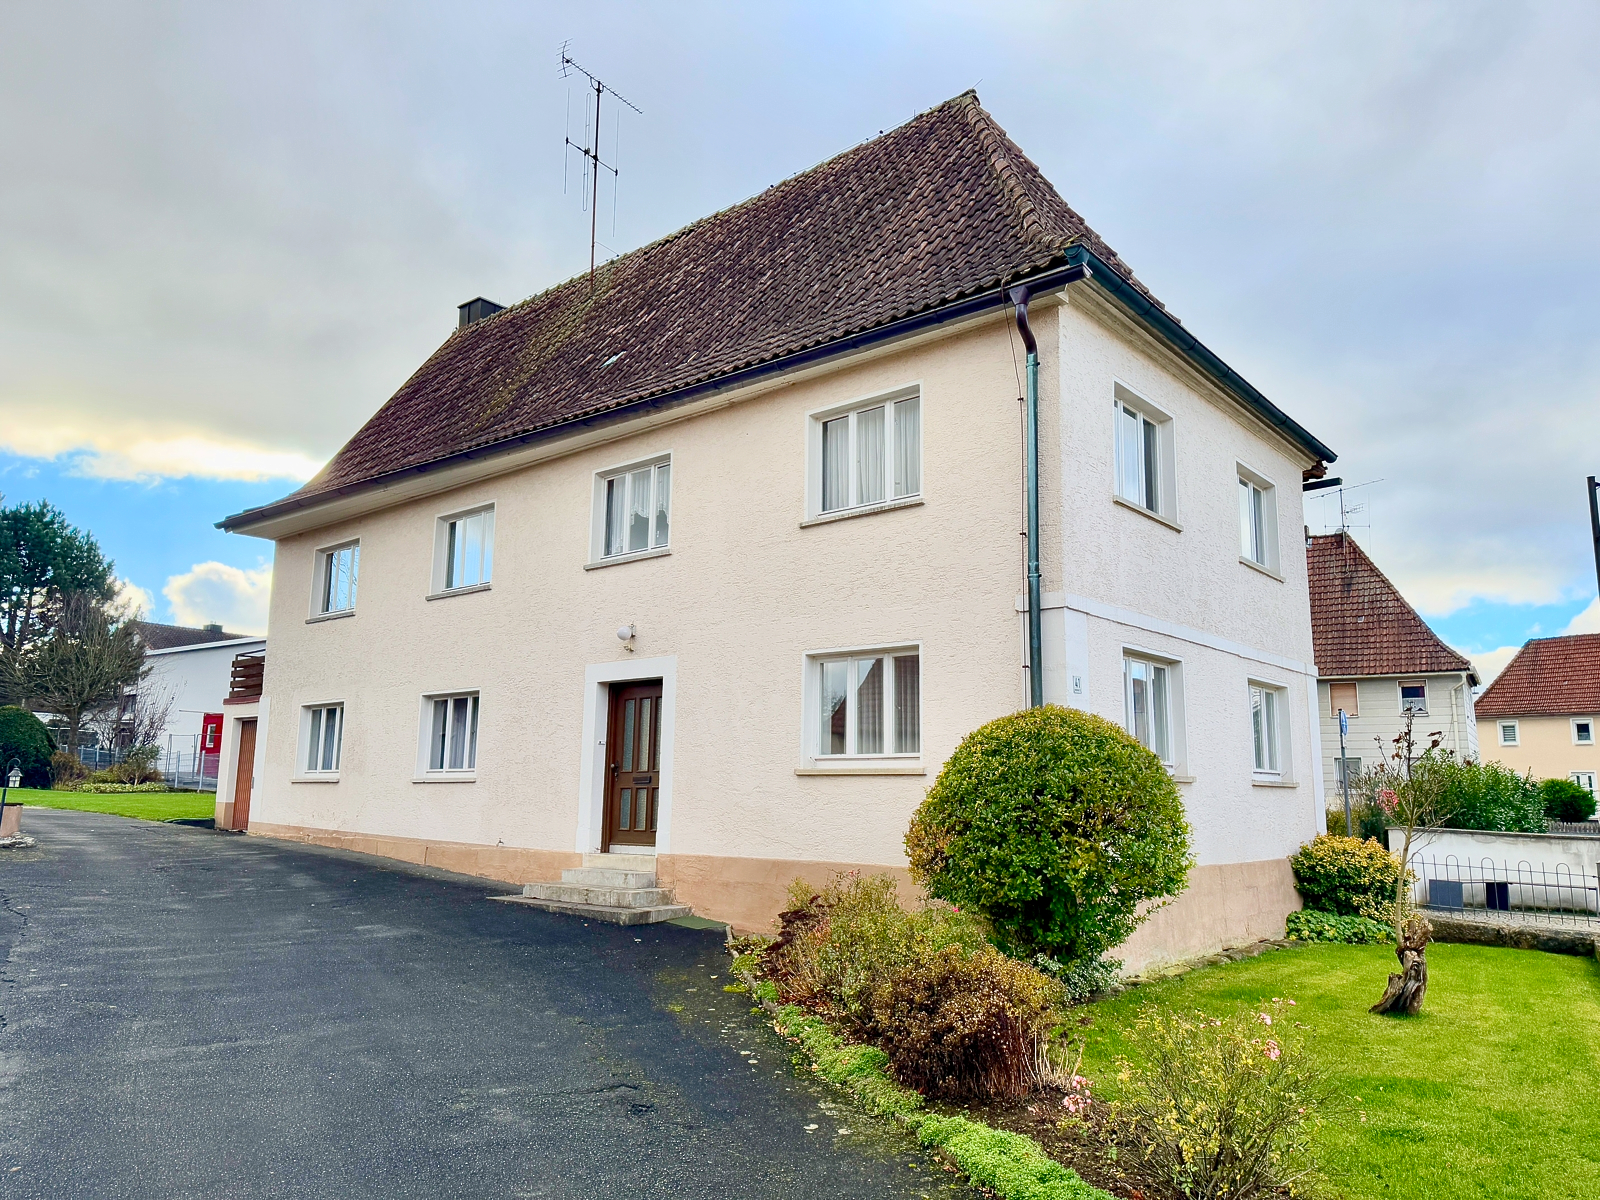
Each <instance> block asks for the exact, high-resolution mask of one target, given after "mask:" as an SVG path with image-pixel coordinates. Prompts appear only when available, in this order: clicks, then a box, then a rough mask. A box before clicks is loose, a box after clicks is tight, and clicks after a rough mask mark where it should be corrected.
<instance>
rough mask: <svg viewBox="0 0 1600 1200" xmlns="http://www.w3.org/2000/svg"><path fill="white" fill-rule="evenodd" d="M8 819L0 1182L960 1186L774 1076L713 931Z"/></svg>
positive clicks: (801, 1193) (172, 1191) (2, 893)
mask: <svg viewBox="0 0 1600 1200" xmlns="http://www.w3.org/2000/svg"><path fill="white" fill-rule="evenodd" d="M26 822H27V827H28V832H29V833H31V834H33V835H34V836H36V837H37V838H38V839H39V843H40V844H39V846H38V847H37V848H36V849H33V850H25V851H7V852H0V952H3V953H4V965H3V968H0V1196H5V1197H7V1198H11V1197H16V1198H17V1200H21V1198H22V1197H49V1198H51V1200H69V1198H73V1197H91V1196H92V1197H97V1198H98V1197H108V1198H110V1197H118V1198H120V1197H161V1198H166V1197H255V1196H273V1197H340V1198H344V1197H364V1196H373V1197H378V1196H381V1197H386V1198H390V1197H408V1196H416V1197H430V1198H434V1197H476V1196H493V1197H574V1198H578V1197H581V1198H582V1200H609V1198H611V1197H630V1198H632V1197H668V1196H671V1197H685V1198H694V1200H698V1198H700V1197H719V1198H720V1197H729V1198H742V1197H783V1198H786V1200H787V1198H790V1197H793V1198H796V1200H800V1198H811V1197H816V1198H819V1200H821V1198H826V1200H845V1198H848V1197H857V1196H862V1197H865V1196H873V1197H880V1196H885V1197H913V1196H941V1197H951V1196H956V1195H966V1194H967V1193H965V1192H964V1191H958V1190H956V1189H955V1188H954V1187H953V1185H952V1184H951V1183H950V1182H949V1180H950V1176H948V1175H947V1174H945V1173H944V1172H942V1171H940V1170H938V1169H937V1168H936V1167H933V1166H932V1165H931V1164H930V1163H929V1162H928V1160H927V1159H926V1158H924V1157H923V1156H922V1155H921V1154H919V1153H917V1152H916V1151H915V1149H914V1148H913V1146H912V1143H911V1142H910V1141H909V1140H908V1139H906V1138H904V1137H903V1136H902V1135H900V1134H899V1133H897V1132H895V1131H893V1130H888V1129H885V1128H884V1127H882V1126H880V1125H875V1124H872V1123H868V1122H866V1121H864V1120H862V1119H861V1118H860V1117H859V1115H858V1114H855V1113H853V1112H851V1111H850V1110H849V1109H847V1108H843V1107H840V1106H839V1105H838V1104H837V1103H836V1097H834V1096H832V1095H831V1094H830V1093H829V1091H828V1090H827V1089H825V1088H824V1087H822V1086H821V1085H819V1084H817V1083H816V1082H815V1081H814V1080H811V1079H802V1078H799V1077H798V1076H797V1075H796V1074H795V1072H794V1071H793V1069H792V1068H791V1067H790V1066H789V1064H788V1062H787V1052H786V1049H785V1048H784V1045H783V1043H782V1042H780V1041H779V1040H778V1039H777V1038H776V1037H775V1035H773V1033H772V1032H771V1030H770V1028H767V1027H766V1026H764V1025H763V1024H762V1023H761V1022H760V1021H759V1020H758V1019H757V1018H755V1017H752V1016H751V1015H750V1011H749V1003H748V1001H747V999H746V998H745V997H743V996H738V995H730V994H726V993H724V992H723V991H722V987H723V985H724V983H726V981H727V962H728V960H727V958H726V956H725V955H724V954H723V952H722V949H721V945H720V939H719V937H718V936H717V935H716V934H714V933H710V932H706V931H701V930H693V929H685V928H681V927H677V926H670V925H656V926H648V927H645V928H643V929H640V928H632V929H620V928H617V927H615V926H608V925H598V924H596V925H586V924H584V923H583V922H581V921H579V920H577V919H575V918H571V917H558V916H553V915H550V914H547V913H541V912H538V911H534V910H529V909H524V908H520V907H514V906H508V905H502V904H495V903H492V902H490V901H487V900H486V899H485V896H487V895H488V894H490V893H491V892H492V891H493V890H494V889H493V887H492V886H486V885H484V884H482V883H472V882H467V881H463V880H462V879H460V878H459V877H449V876H444V875H442V874H440V873H438V872H425V871H421V870H413V869H406V868H401V867H397V866H394V865H391V864H385V863H382V862H375V861H374V860H371V859H361V858H358V857H357V856H354V855H347V854H342V853H339V852H335V851H323V850H317V849H308V848H302V847H295V846H288V845H285V844H283V843H278V842H271V841H266V840H263V839H256V838H248V837H232V836H228V835H225V834H218V833H213V832H211V831H209V830H201V829H190V828H184V827H180V826H169V825H159V824H153V823H149V822H143V821H132V820H126V819H123V818H119V817H107V816H100V815H98V814H93V813H77V812H59V811H50V810H45V809H39V808H30V809H28V810H27V813H26ZM741 1051H750V1052H751V1053H750V1054H748V1055H746V1054H742V1053H741ZM808 1126H815V1128H814V1129H808V1128H807V1127H808ZM858 1126H860V1127H859V1128H858ZM841 1130H848V1131H849V1132H840V1131H841ZM911 1164H915V1166H912V1165H911Z"/></svg>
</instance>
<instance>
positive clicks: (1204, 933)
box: [7, 812, 1300, 973]
mask: <svg viewBox="0 0 1600 1200" xmlns="http://www.w3.org/2000/svg"><path fill="white" fill-rule="evenodd" d="M9 815H10V814H9V812H8V813H7V816H8V817H9ZM250 832H251V833H252V834H254V835H258V836H265V837H275V838H284V839H286V840H289V841H297V842H309V843H311V844H313V845H317V846H333V847H336V848H338V849H341V850H352V851H355V852H356V853H358V854H374V855H378V856H380V857H383V858H396V859H400V860H401V861H402V862H410V863H419V864H421V865H424V866H429V867H439V868H441V869H443V870H446V871H457V872H460V873H461V874H463V875H477V876H480V877H481V878H484V879H493V880H498V881H502V882H510V883H518V884H528V883H555V882H557V881H559V880H560V879H561V878H562V874H561V873H562V871H564V870H568V869H571V868H575V867H581V866H583V864H584V858H583V856H582V855H581V854H577V853H574V852H572V851H563V850H534V849H528V848H522V847H513V846H482V845H476V844H473V843H470V842H434V841H427V840H425V839H421V838H402V837H386V836H383V835H380V834H366V833H343V832H340V831H338V830H333V829H308V828H303V827H300V826H294V825H267V824H263V823H261V822H259V821H252V822H251V823H250ZM655 863H656V886H658V887H661V888H668V889H671V890H672V891H674V892H675V893H676V900H677V903H679V904H686V905H688V906H689V907H691V908H692V909H693V910H694V914H695V915H696V916H699V917H706V918H709V919H710V920H713V921H725V922H727V923H728V924H729V925H731V926H732V927H733V929H734V931H735V932H737V933H769V932H771V930H772V923H773V918H775V917H776V916H777V915H778V913H780V912H782V911H783V909H784V908H785V907H786V906H787V896H788V890H789V883H790V881H791V880H794V879H797V878H800V879H804V880H806V881H807V882H808V883H809V884H811V885H812V886H814V887H815V886H817V885H820V884H822V883H825V882H827V881H828V880H829V879H830V878H832V877H833V876H834V875H835V874H836V873H837V872H840V871H861V872H863V873H866V874H881V873H887V874H890V875H893V876H894V877H895V878H896V879H897V880H898V881H899V884H900V894H901V897H902V899H904V900H905V901H906V902H908V903H910V902H913V901H914V900H915V899H916V898H917V896H918V895H919V892H918V889H917V887H916V885H915V884H913V883H912V882H911V875H910V872H908V871H907V870H906V869H905V868H904V867H901V866H884V865H880V864H875V863H852V862H805V861H800V860H796V859H781V858H734V857H728V856H718V855H702V854H662V855H658V856H657V857H656V859H655ZM1299 907H1300V897H1299V893H1297V892H1296V891H1295V890H1294V875H1293V873H1292V872H1291V871H1290V870H1289V860H1288V859H1286V858H1274V859H1268V860H1265V861H1262V862H1248V863H1226V864H1220V865H1212V866H1204V867H1196V868H1195V869H1194V870H1193V871H1192V872H1190V874H1189V889H1188V891H1186V892H1185V893H1184V894H1183V895H1182V896H1180V897H1178V899H1177V900H1175V901H1173V903H1171V904H1169V905H1168V906H1167V907H1165V908H1163V909H1160V910H1159V911H1157V912H1156V913H1155V914H1154V915H1153V916H1152V917H1151V918H1150V919H1149V920H1148V921H1146V922H1145V923H1144V924H1143V925H1141V926H1140V927H1139V928H1138V929H1137V930H1136V931H1135V932H1134V935H1133V936H1132V937H1131V938H1129V939H1128V940H1127V942H1125V943H1124V944H1123V945H1122V946H1120V947H1118V948H1117V950H1116V951H1114V954H1115V956H1116V957H1117V958H1120V959H1122V960H1123V963H1124V967H1125V969H1126V970H1127V971H1129V972H1130V973H1137V972H1141V971H1145V970H1148V969H1149V968H1151V967H1159V966H1161V965H1162V964H1164V963H1170V962H1180V961H1183V960H1185V959H1190V958H1196V957H1199V956H1200V955H1203V954H1210V953H1213V952H1215V951H1217V950H1221V949H1223V948H1224V947H1227V946H1242V945H1247V944H1248V943H1250V942H1256V941H1260V940H1261V939H1263V938H1278V937H1282V936H1283V919H1284V917H1286V916H1287V915H1288V914H1289V913H1290V912H1292V911H1294V910H1295V909H1297V908H1299Z"/></svg>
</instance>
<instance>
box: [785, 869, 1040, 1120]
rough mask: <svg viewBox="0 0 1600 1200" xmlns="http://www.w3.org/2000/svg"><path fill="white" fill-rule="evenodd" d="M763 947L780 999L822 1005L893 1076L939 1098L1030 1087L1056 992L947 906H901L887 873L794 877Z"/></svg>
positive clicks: (990, 1095) (1012, 1092)
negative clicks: (878, 1052)
mask: <svg viewBox="0 0 1600 1200" xmlns="http://www.w3.org/2000/svg"><path fill="white" fill-rule="evenodd" d="M789 898H790V907H789V908H788V909H787V910H786V911H785V912H783V913H782V914H780V916H779V918H778V928H779V936H778V938H777V940H776V941H774V942H772V943H771V944H770V945H769V946H767V947H766V949H765V950H764V951H763V952H762V958H761V966H762V971H763V973H764V974H765V976H766V977H767V978H768V979H769V980H771V981H772V982H773V983H774V984H776V986H777V989H778V994H779V996H780V998H781V999H783V1000H784V1001H786V1002H788V1003H791V1004H801V1005H805V1006H807V1007H811V1008H816V1009H822V1010H824V1011H826V1012H828V1013H830V1014H832V1015H833V1016H835V1017H836V1018H838V1019H840V1020H842V1021H843V1022H844V1023H845V1025H846V1026H848V1027H849V1028H850V1029H851V1031H852V1032H853V1033H854V1034H855V1036H857V1037H860V1038H862V1039H863V1040H867V1041H871V1042H875V1043H877V1044H878V1045H879V1046H881V1047H882V1048H883V1050H884V1051H885V1052H886V1053H887V1054H888V1055H889V1059H890V1068H891V1070H892V1071H893V1073H894V1075H895V1077H896V1078H897V1079H898V1080H900V1081H901V1082H902V1083H904V1084H905V1085H907V1086H909V1087H914V1088H917V1089H918V1090H920V1091H924V1092H926V1093H927V1094H928V1095H931V1096H938V1097H941V1098H947V1099H960V1098H969V1097H970V1098H979V1099H1001V1098H1009V1097H1014V1096H1016V1095H1019V1094H1021V1093H1022V1092H1024V1091H1026V1090H1027V1089H1028V1088H1029V1087H1030V1086H1031V1085H1032V1083H1033V1082H1034V1081H1035V1061H1036V1059H1035V1050H1036V1043H1037V1042H1038V1040H1039V1039H1041V1038H1042V1037H1044V1036H1045V1034H1046V1033H1047V1032H1048V1030H1049V1028H1050V1025H1051V1023H1052V1022H1051V1014H1052V1013H1053V1012H1054V1010H1055V1008H1056V1007H1057V1006H1058V1005H1059V1004H1060V1003H1061V1001H1062V1000H1063V998H1064V989H1063V988H1062V987H1061V985H1060V984H1059V983H1057V982H1055V981H1054V980H1052V979H1050V978H1048V977H1047V976H1045V975H1043V974H1041V973H1040V972H1039V971H1037V970H1035V969H1034V968H1032V967H1030V966H1028V965H1027V964H1025V963H1020V962H1017V961H1016V960H1014V959H1010V958H1007V957H1006V956H1005V955H1003V954H1001V953H1000V952H999V951H998V950H996V949H995V948H994V947H993V946H992V945H990V943H989V941H988V939H987V937H986V936H985V930H984V927H983V925H982V923H981V922H979V921H978V920H977V919H975V918H974V917H972V916H970V915H968V914H966V913H963V912H960V911H959V910H957V909H954V908H951V907H950V906H949V905H945V904H938V903H934V904H930V905H928V906H926V907H924V908H921V909H918V910H916V911H907V910H906V909H905V908H903V907H901V905H900V901H899V898H898V896H897V894H896V884H895V881H894V879H893V878H892V877H890V876H888V875H874V876H866V877H863V876H861V875H860V874H858V873H854V872H852V873H850V874H847V875H840V876H838V877H836V878H835V879H834V880H833V881H832V882H830V883H829V884H828V885H827V886H825V887H823V888H821V889H819V890H813V889H812V888H811V887H809V886H808V885H806V884H804V883H802V882H799V881H797V882H796V884H795V885H794V886H793V887H791V889H790V896H789Z"/></svg>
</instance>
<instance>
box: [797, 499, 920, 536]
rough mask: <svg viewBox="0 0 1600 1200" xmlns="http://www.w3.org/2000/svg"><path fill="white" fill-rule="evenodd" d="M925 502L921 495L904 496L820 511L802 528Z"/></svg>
mask: <svg viewBox="0 0 1600 1200" xmlns="http://www.w3.org/2000/svg"><path fill="white" fill-rule="evenodd" d="M921 503H923V499H922V496H921V495H916V496H902V497H901V498H900V499H898V500H885V501H884V502H883V503H881V504H862V505H859V506H858V507H856V508H841V509H839V510H838V511H837V512H827V513H819V514H818V515H817V516H814V517H810V518H807V519H806V520H804V521H801V522H800V528H801V529H810V528H811V527H812V526H813V525H831V524H833V522H835V521H848V520H849V519H850V518H851V517H870V516H871V515H872V514H873V513H881V512H891V511H893V510H894V509H897V508H916V507H917V506H918V505H919V504H921Z"/></svg>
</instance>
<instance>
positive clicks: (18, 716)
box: [0, 704, 56, 788]
mask: <svg viewBox="0 0 1600 1200" xmlns="http://www.w3.org/2000/svg"><path fill="white" fill-rule="evenodd" d="M55 752H56V743H55V739H54V738H52V737H51V736H50V731H49V730H48V729H46V728H45V727H44V722H43V721H41V720H39V718H38V717H36V716H34V715H33V714H32V713H31V712H29V711H28V710H27V709H25V708H18V707H17V706H16V705H14V704H8V705H6V706H5V707H4V708H0V775H4V774H5V773H6V772H7V771H8V770H9V769H10V767H11V760H12V759H14V758H15V759H19V760H20V762H19V763H18V765H19V766H21V768H22V786H23V787H29V788H47V787H49V786H50V756H51V755H52V754H54V753H55Z"/></svg>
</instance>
